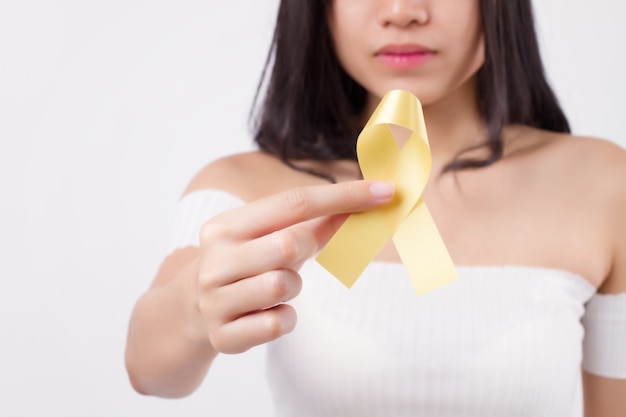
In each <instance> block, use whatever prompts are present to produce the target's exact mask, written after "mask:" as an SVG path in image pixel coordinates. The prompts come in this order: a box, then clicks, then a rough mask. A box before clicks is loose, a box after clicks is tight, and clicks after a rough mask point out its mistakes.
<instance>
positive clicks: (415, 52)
mask: <svg viewBox="0 0 626 417" xmlns="http://www.w3.org/2000/svg"><path fill="white" fill-rule="evenodd" d="M435 54H436V52H435V51H434V50H432V49H430V48H426V47H424V46H421V45H417V44H393V45H392V44H390V45H386V46H384V47H382V48H381V49H379V50H378V51H377V52H376V53H375V54H374V56H375V57H376V59H378V60H379V61H380V62H381V63H382V64H384V65H386V66H388V67H391V68H394V69H411V68H415V67H419V66H421V65H424V64H426V63H427V62H428V61H430V59H431V58H432V57H433V56H435Z"/></svg>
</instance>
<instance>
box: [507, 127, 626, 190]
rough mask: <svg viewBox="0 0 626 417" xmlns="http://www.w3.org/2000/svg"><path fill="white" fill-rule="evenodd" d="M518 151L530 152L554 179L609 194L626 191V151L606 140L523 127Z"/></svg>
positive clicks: (519, 135)
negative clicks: (591, 187)
mask: <svg viewBox="0 0 626 417" xmlns="http://www.w3.org/2000/svg"><path fill="white" fill-rule="evenodd" d="M515 135H516V136H517V138H516V142H517V143H518V145H517V146H516V147H517V148H518V149H514V152H516V151H518V152H519V153H520V154H523V153H527V154H529V155H530V156H531V157H530V158H529V159H527V160H528V161H532V162H531V163H532V164H536V165H537V166H539V167H543V168H544V170H548V171H552V174H554V178H562V179H563V178H567V179H569V180H568V182H570V183H572V182H574V181H575V182H574V183H573V184H572V185H574V186H575V185H576V184H579V185H580V186H581V187H584V186H588V185H590V184H593V185H594V188H596V189H599V190H604V191H606V192H614V193H615V192H619V191H620V190H621V192H622V193H624V192H626V181H624V180H623V179H624V178H626V150H625V149H624V148H622V147H620V146H619V145H617V144H615V143H613V142H610V141H608V140H605V139H598V138H592V137H584V136H574V135H569V134H564V133H556V132H548V131H544V130H539V129H534V128H526V127H524V128H521V129H519V130H516V131H515Z"/></svg>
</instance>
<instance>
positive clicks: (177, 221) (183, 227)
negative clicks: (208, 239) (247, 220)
mask: <svg viewBox="0 0 626 417" xmlns="http://www.w3.org/2000/svg"><path fill="white" fill-rule="evenodd" d="M243 205H244V202H243V201H242V200H241V199H240V198H239V197H237V196H235V195H233V194H230V193H227V192H225V191H221V190H212V189H204V190H198V191H193V192H191V193H189V194H187V195H185V196H183V197H182V198H181V200H180V202H179V203H178V206H177V207H176V214H175V216H174V224H173V230H172V237H171V239H170V245H169V251H168V253H172V252H173V251H174V250H176V249H180V248H184V247H186V246H199V245H200V229H201V228H202V225H203V224H204V223H205V222H206V221H207V220H209V219H210V218H212V217H214V216H216V215H218V214H220V213H222V212H225V211H227V210H230V209H233V208H236V207H240V206H243Z"/></svg>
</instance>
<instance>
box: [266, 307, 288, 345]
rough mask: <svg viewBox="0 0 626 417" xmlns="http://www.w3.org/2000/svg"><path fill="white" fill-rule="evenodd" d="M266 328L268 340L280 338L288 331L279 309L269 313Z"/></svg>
mask: <svg viewBox="0 0 626 417" xmlns="http://www.w3.org/2000/svg"><path fill="white" fill-rule="evenodd" d="M265 329H266V334H267V337H268V340H274V339H278V338H279V337H280V336H282V335H283V334H285V333H286V329H285V325H284V321H283V319H282V317H281V314H280V313H279V312H278V311H273V312H272V314H268V315H267V318H266V320H265Z"/></svg>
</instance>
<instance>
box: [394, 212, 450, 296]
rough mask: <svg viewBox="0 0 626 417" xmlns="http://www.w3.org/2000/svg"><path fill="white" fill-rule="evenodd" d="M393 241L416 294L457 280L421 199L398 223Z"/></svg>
mask: <svg viewBox="0 0 626 417" xmlns="http://www.w3.org/2000/svg"><path fill="white" fill-rule="evenodd" d="M393 242H394V244H395V246H396V249H397V251H398V254H399V255H400V259H402V263H403V264H404V266H405V267H406V269H407V272H408V275H409V279H410V280H411V283H412V284H413V288H414V289H415V292H416V293H417V295H422V294H424V293H426V292H428V291H431V290H433V289H435V288H439V287H441V286H443V285H446V284H448V283H450V282H453V281H455V280H457V279H458V274H457V271H456V269H455V268H454V263H453V262H452V259H451V258H450V255H449V254H448V251H447V250H446V247H445V245H444V243H443V240H442V239H441V236H440V235H439V232H438V231H437V226H436V225H435V222H434V221H433V219H432V217H431V216H430V213H429V211H428V208H427V207H426V204H425V203H424V201H423V200H422V199H420V200H419V201H418V203H417V204H416V206H415V207H414V208H413V211H411V213H410V214H409V215H408V216H407V218H406V219H405V220H404V222H402V224H400V226H399V227H398V229H397V230H396V233H395V234H394V236H393Z"/></svg>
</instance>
